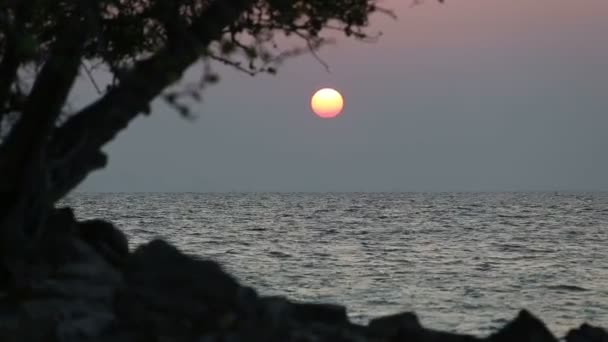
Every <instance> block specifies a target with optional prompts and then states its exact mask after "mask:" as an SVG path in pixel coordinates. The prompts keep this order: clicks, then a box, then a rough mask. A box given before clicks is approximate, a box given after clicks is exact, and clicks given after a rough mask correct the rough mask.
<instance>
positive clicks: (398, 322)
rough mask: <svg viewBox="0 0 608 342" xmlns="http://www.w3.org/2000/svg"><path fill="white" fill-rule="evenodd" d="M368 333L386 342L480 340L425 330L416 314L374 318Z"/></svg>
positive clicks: (407, 313) (467, 341)
mask: <svg viewBox="0 0 608 342" xmlns="http://www.w3.org/2000/svg"><path fill="white" fill-rule="evenodd" d="M368 333H369V335H370V336H371V337H380V338H383V339H387V340H388V341H395V342H397V341H411V342H418V341H420V342H428V341H436V342H440V341H445V342H474V341H480V339H478V338H476V337H474V336H470V335H461V334H453V333H448V332H443V331H437V330H432V329H426V328H424V327H423V326H422V325H421V324H420V321H419V320H418V317H417V316H416V314H414V313H411V312H404V313H400V314H395V315H390V316H385V317H380V318H376V319H373V320H371V321H370V323H369V325H368Z"/></svg>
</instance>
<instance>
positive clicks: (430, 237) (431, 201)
mask: <svg viewBox="0 0 608 342" xmlns="http://www.w3.org/2000/svg"><path fill="white" fill-rule="evenodd" d="M65 204H69V205H72V206H74V208H75V209H76V213H77V215H78V217H79V218H81V219H88V218H107V219H110V220H112V221H113V222H114V223H116V224H117V225H118V226H120V227H121V228H122V229H124V230H125V231H126V232H127V234H128V235H129V238H130V241H131V244H132V246H133V247H135V246H137V245H139V244H141V243H144V242H146V241H148V240H150V239H152V238H154V237H163V238H166V239H167V240H169V241H171V242H173V243H174V244H176V245H177V246H179V247H180V248H181V249H182V250H184V251H186V252H188V253H192V254H196V255H198V256H202V257H205V258H212V259H215V260H217V261H219V262H221V263H222V264H223V265H224V266H225V268H226V269H228V270H229V271H231V272H232V273H233V274H235V275H236V276H237V277H238V278H239V279H240V280H241V281H242V282H244V283H245V284H248V285H252V286H254V287H255V288H256V289H258V290H259V291H260V292H261V293H263V294H282V295H287V296H288V297H290V298H293V299H298V300H307V301H329V302H337V303H342V304H345V305H347V306H348V308H349V314H350V316H351V318H352V319H353V320H355V321H358V322H365V321H367V320H368V319H369V318H370V317H373V316H378V315H383V314H389V313H394V312H397V311H403V310H415V311H416V312H417V313H418V314H419V316H420V318H421V321H422V323H423V324H424V325H426V326H429V327H432V328H437V329H450V330H458V331H460V332H467V333H475V334H486V333H488V332H490V331H491V330H493V329H495V328H496V327H498V326H501V325H503V324H504V323H505V322H506V321H507V320H508V319H510V318H512V317H513V316H514V315H515V314H516V313H517V311H518V309H520V308H528V309H529V310H531V311H532V312H533V313H535V314H537V315H538V316H540V317H541V318H542V319H543V320H544V321H545V322H546V323H547V324H548V325H549V327H550V328H551V329H552V330H553V331H554V332H556V333H557V334H559V335H562V334H564V333H565V332H566V329H568V328H571V327H574V326H576V325H579V324H580V323H582V322H583V321H588V322H590V323H592V324H598V325H602V326H605V327H608V194H606V193H551V194H549V193H479V194H476V193H462V194H460V193H441V194H425V193H402V194H392V193H390V194H389V193H386V194H367V193H366V194H363V193H361V194H359V193H345V194H289V193H286V194H279V193H267V194H262V193H260V194H195V193H192V194H191V193H137V194H128V193H123V194H83V193H79V194H74V195H72V196H71V197H70V198H68V199H67V200H66V201H65Z"/></svg>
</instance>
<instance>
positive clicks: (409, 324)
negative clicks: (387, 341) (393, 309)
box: [367, 312, 422, 338]
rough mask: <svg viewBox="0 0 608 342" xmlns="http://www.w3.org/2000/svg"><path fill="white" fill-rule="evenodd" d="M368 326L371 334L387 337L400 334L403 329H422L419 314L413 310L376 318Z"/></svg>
mask: <svg viewBox="0 0 608 342" xmlns="http://www.w3.org/2000/svg"><path fill="white" fill-rule="evenodd" d="M367 327H368V331H369V333H370V334H372V335H374V336H380V337H387V338H393V337H396V336H398V335H399V333H400V332H401V330H403V329H406V330H410V331H413V330H417V329H422V325H421V324H420V322H419V321H418V316H416V314H414V313H412V312H403V313H399V314H394V315H389V316H384V317H379V318H375V319H372V320H371V321H370V322H369V324H368V326H367Z"/></svg>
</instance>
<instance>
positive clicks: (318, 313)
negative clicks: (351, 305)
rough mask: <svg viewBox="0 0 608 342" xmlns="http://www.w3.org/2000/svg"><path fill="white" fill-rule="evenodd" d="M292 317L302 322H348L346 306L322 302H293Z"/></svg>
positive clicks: (336, 323) (337, 323)
mask: <svg viewBox="0 0 608 342" xmlns="http://www.w3.org/2000/svg"><path fill="white" fill-rule="evenodd" d="M291 306H292V308H291V310H292V317H293V318H294V319H295V320H298V321H300V322H323V323H325V324H335V325H339V324H347V323H348V316H347V315H346V308H345V307H344V306H342V305H335V304H320V303H292V304H291Z"/></svg>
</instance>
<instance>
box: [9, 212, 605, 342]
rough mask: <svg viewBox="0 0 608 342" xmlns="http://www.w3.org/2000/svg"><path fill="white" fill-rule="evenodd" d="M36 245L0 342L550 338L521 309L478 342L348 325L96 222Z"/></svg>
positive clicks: (572, 341)
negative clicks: (132, 246) (135, 243)
mask: <svg viewBox="0 0 608 342" xmlns="http://www.w3.org/2000/svg"><path fill="white" fill-rule="evenodd" d="M63 215H66V217H70V215H71V213H67V212H65V213H63ZM42 241H44V248H41V249H40V250H41V254H40V256H39V258H37V259H34V260H33V261H32V264H31V265H29V266H28V270H29V272H27V273H28V274H29V276H28V277H25V278H24V279H25V280H23V281H22V282H20V283H19V285H18V286H12V287H10V288H7V289H6V290H5V291H4V292H3V293H1V294H0V341H9V342H13V341H15V342H16V341H19V342H29V341H31V342H36V341H57V342H72V341H91V342H102V341H118V342H123V341H124V342H131V341H133V342H136V341H158V342H161V341H162V342H169V341H171V342H173V341H175V342H178V341H184V342H186V341H188V342H189V341H197V342H215V341H217V342H219V341H282V342H284V341H311V342H312V341H353V342H354V341H387V342H393V341H394V342H396V341H411V342H416V341H433V342H443V341H446V342H474V341H488V342H503V341H504V342H506V341H524V342H525V341H535V342H554V341H557V340H558V339H557V338H556V337H555V336H554V335H553V334H552V333H551V332H550V331H549V330H548V329H547V327H546V326H545V325H544V324H543V322H542V321H541V320H539V319H538V318H536V317H535V316H534V315H532V314H531V313H530V312H527V311H521V312H520V313H519V314H518V315H517V316H516V317H515V318H514V319H513V320H512V321H511V322H509V323H508V324H506V325H505V326H504V327H503V328H502V329H499V330H498V331H496V332H494V333H493V334H491V335H489V336H485V337H484V336H471V335H464V334H457V333H451V332H443V331H437V330H433V329H429V328H426V327H424V326H423V325H422V324H421V323H420V322H419V320H418V318H417V316H416V315H415V314H414V313H411V312H405V313H399V314H395V315H390V316H385V317H379V318H376V319H373V320H371V321H370V322H369V324H368V325H358V324H354V323H352V322H350V321H349V319H348V316H347V311H346V308H345V307H343V306H340V305H336V304H323V303H298V302H294V301H290V300H288V299H287V298H283V297H265V296H259V295H258V294H257V293H256V291H255V290H253V289H251V288H249V287H245V286H242V285H241V284H239V283H238V282H237V280H236V279H235V278H234V277H232V276H230V275H229V274H228V273H226V272H225V271H224V270H223V269H222V268H221V266H220V265H219V264H217V263H215V262H213V261H210V260H201V259H198V258H195V257H192V256H188V255H185V254H183V253H181V252H180V251H179V250H178V249H176V248H175V247H173V246H172V245H170V244H168V243H166V242H164V241H162V240H154V241H151V242H149V243H148V244H145V245H142V246H140V247H139V248H137V249H136V250H135V251H133V252H132V253H129V251H128V244H127V240H126V237H125V236H124V234H122V232H120V230H118V229H116V228H115V227H113V226H112V225H110V224H108V223H105V222H103V221H86V222H83V223H79V224H76V225H75V226H73V227H71V228H69V229H65V230H64V231H63V233H62V234H56V235H52V236H48V237H44V238H43V240H42ZM565 340H566V341H567V342H608V333H607V332H606V331H605V330H604V329H601V328H597V327H592V326H590V325H587V324H583V325H582V326H581V327H579V328H577V329H573V330H571V331H570V332H569V333H568V334H567V336H565Z"/></svg>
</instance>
